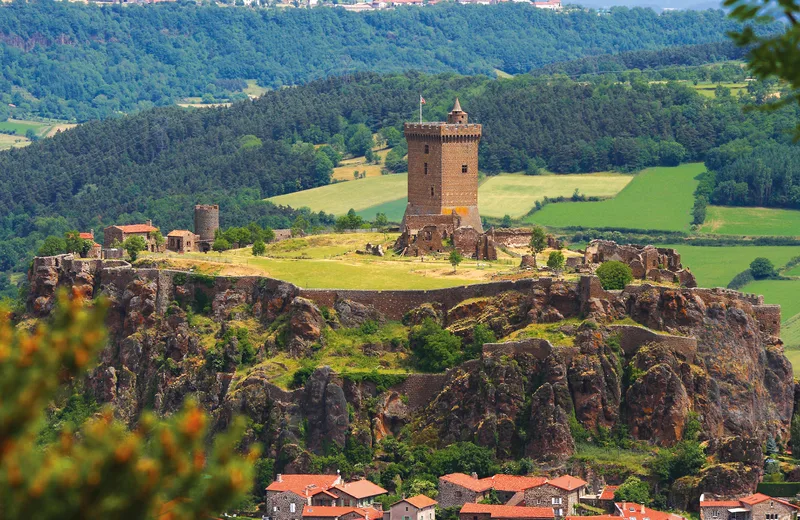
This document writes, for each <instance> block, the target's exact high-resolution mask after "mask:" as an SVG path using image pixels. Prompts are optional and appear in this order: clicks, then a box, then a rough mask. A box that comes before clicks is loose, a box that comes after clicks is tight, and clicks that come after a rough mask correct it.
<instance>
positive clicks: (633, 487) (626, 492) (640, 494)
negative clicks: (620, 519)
mask: <svg viewBox="0 0 800 520" xmlns="http://www.w3.org/2000/svg"><path fill="white" fill-rule="evenodd" d="M614 500H615V501H617V502H634V503H636V504H644V505H648V504H649V503H650V487H649V486H648V485H647V483H646V482H642V480H641V479H640V478H638V477H634V476H630V477H628V478H627V479H626V480H625V482H623V483H622V485H621V486H620V487H619V488H617V490H616V491H615V492H614Z"/></svg>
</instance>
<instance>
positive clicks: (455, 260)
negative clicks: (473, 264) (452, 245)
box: [448, 249, 464, 273]
mask: <svg viewBox="0 0 800 520" xmlns="http://www.w3.org/2000/svg"><path fill="white" fill-rule="evenodd" d="M448 260H449V261H450V265H452V266H453V272H454V273H455V272H456V269H457V268H458V264H460V263H461V262H463V261H464V257H463V256H461V251H459V250H458V249H453V250H452V251H450V256H449V257H448Z"/></svg>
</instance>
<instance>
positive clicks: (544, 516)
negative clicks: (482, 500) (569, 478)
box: [458, 502, 555, 520]
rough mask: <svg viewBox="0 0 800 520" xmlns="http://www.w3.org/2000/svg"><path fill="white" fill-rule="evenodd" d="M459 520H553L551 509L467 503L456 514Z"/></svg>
mask: <svg viewBox="0 0 800 520" xmlns="http://www.w3.org/2000/svg"><path fill="white" fill-rule="evenodd" d="M458 517H459V520H553V518H555V516H554V513H553V508H552V507H522V506H501V505H490V504H476V503H473V502H467V503H466V504H464V505H463V506H461V510H460V511H459V512H458Z"/></svg>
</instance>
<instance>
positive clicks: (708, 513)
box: [700, 493, 800, 520]
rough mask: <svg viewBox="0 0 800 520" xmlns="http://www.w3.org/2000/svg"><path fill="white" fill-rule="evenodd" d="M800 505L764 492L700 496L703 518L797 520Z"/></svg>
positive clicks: (707, 519) (723, 519)
mask: <svg viewBox="0 0 800 520" xmlns="http://www.w3.org/2000/svg"><path fill="white" fill-rule="evenodd" d="M798 511H800V507H798V506H796V505H794V504H791V503H790V502H787V501H786V500H782V499H780V498H774V497H770V496H768V495H764V494H763V493H756V494H755V495H748V496H745V497H741V498H738V499H731V500H718V499H716V498H713V497H709V499H708V500H707V499H706V495H705V494H703V495H701V496H700V519H701V520H796V518H797V513H798Z"/></svg>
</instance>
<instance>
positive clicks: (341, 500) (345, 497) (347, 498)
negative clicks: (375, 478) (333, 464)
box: [329, 479, 388, 507]
mask: <svg viewBox="0 0 800 520" xmlns="http://www.w3.org/2000/svg"><path fill="white" fill-rule="evenodd" d="M329 491H330V492H331V493H333V494H334V495H336V497H337V500H336V505H337V506H349V507H372V504H373V503H374V502H375V498H376V497H379V496H380V495H385V494H386V493H388V491H386V490H385V489H383V488H382V487H380V486H379V485H377V484H373V483H372V482H370V481H369V480H366V479H361V480H356V481H354V482H345V483H343V484H337V485H335V486H333V487H332V488H331V489H329Z"/></svg>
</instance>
